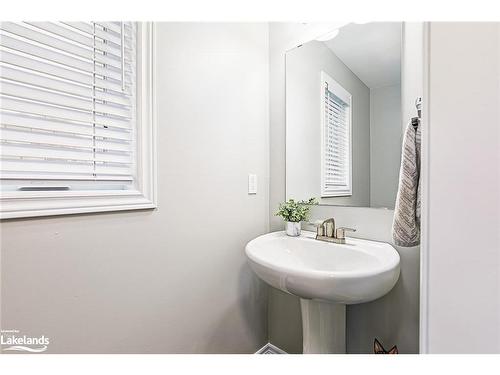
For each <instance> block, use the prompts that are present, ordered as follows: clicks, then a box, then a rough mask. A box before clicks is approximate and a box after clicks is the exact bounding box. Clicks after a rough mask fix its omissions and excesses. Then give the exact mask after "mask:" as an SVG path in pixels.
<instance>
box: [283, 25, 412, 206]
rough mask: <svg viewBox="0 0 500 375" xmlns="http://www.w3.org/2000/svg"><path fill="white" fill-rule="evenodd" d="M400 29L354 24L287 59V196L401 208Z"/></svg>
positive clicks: (313, 42) (291, 54)
mask: <svg viewBox="0 0 500 375" xmlns="http://www.w3.org/2000/svg"><path fill="white" fill-rule="evenodd" d="M401 33H402V25H401V23H399V22H374V23H365V24H354V23H351V24H347V25H345V26H343V27H341V28H339V29H338V30H334V31H333V32H329V33H328V34H327V35H325V36H324V37H319V38H318V39H317V40H312V41H310V42H307V43H305V44H302V45H301V46H298V47H296V48H294V49H292V50H290V51H288V52H287V53H286V195H287V199H290V198H293V199H297V200H302V199H308V198H310V197H316V198H317V199H318V201H319V202H320V204H322V205H345V206H363V207H379V208H380V207H384V208H394V203H395V200H396V193H397V187H398V176H399V166H400V159H401V139H402V130H403V121H402V118H401Z"/></svg>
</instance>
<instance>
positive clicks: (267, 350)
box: [255, 342, 287, 354]
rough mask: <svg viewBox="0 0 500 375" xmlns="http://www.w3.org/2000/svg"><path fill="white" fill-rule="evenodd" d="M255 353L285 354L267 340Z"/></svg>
mask: <svg viewBox="0 0 500 375" xmlns="http://www.w3.org/2000/svg"><path fill="white" fill-rule="evenodd" d="M255 354H287V352H285V351H284V350H281V349H280V348H278V347H277V346H275V345H273V344H271V343H270V342H268V343H267V344H266V345H264V346H263V347H262V348H260V349H259V350H257V351H256V352H255Z"/></svg>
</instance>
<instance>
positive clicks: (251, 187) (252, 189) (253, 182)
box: [248, 173, 257, 194]
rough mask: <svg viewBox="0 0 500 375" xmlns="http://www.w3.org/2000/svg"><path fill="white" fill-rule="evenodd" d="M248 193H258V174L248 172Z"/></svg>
mask: <svg viewBox="0 0 500 375" xmlns="http://www.w3.org/2000/svg"><path fill="white" fill-rule="evenodd" d="M248 194H257V175H256V174H252V173H250V174H248Z"/></svg>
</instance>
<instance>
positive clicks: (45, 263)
mask: <svg viewBox="0 0 500 375" xmlns="http://www.w3.org/2000/svg"><path fill="white" fill-rule="evenodd" d="M157 55H158V60H157V68H158V69H157V72H158V81H157V84H158V125H159V139H158V146H159V147H158V148H159V175H158V177H159V178H158V188H159V189H158V191H159V208H158V209H157V210H154V211H142V212H141V211H135V212H125V213H109V214H92V215H74V216H61V217H51V218H43V219H29V220H11V221H4V222H2V223H1V230H2V233H1V284H2V290H1V291H2V301H1V302H2V304H1V308H2V315H1V318H2V320H1V326H2V328H3V329H18V330H20V331H21V332H22V333H23V334H27V335H42V334H43V335H46V336H48V337H49V338H50V340H51V343H50V345H49V349H48V352H49V353H252V352H255V351H256V349H258V348H259V347H260V346H262V345H263V344H264V343H265V342H266V341H267V288H266V287H265V286H264V285H263V284H262V283H260V282H259V281H258V280H257V279H256V277H255V276H254V275H253V274H252V272H251V271H250V269H249V267H248V266H247V264H246V261H245V256H244V246H245V244H246V243H247V241H249V240H250V239H252V238H254V237H255V236H258V235H260V234H263V233H266V232H267V231H268V221H269V210H268V207H269V206H268V205H269V197H268V177H267V176H268V173H269V171H268V161H269V143H268V139H269V122H268V115H269V113H268V26H267V25H266V24H208V23H194V24H183V23H178V24H175V23H168V24H167V23H161V24H158V26H157ZM249 172H251V173H256V174H258V176H259V194H257V195H255V196H250V195H247V191H246V188H247V174H248V173H249Z"/></svg>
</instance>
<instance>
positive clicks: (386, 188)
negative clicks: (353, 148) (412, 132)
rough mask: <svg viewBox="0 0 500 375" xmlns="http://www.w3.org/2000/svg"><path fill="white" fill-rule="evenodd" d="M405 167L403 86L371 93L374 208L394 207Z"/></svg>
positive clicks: (387, 87)
mask: <svg viewBox="0 0 500 375" xmlns="http://www.w3.org/2000/svg"><path fill="white" fill-rule="evenodd" d="M400 163H401V85H400V84H397V85H393V86H385V87H378V88H372V89H370V207H391V208H393V207H394V203H395V202H396V194H397V191H398V177H399V167H400Z"/></svg>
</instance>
